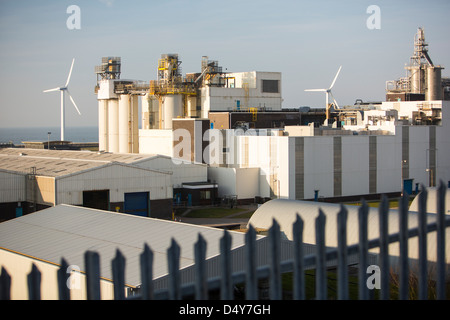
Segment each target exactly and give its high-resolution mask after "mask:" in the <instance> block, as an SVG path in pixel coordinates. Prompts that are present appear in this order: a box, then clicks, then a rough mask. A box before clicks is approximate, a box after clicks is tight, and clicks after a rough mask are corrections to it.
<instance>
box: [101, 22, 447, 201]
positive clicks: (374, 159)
mask: <svg viewBox="0 0 450 320" xmlns="http://www.w3.org/2000/svg"><path fill="white" fill-rule="evenodd" d="M427 46H428V45H427V43H426V42H425V37H424V32H423V29H422V28H419V29H418V31H417V34H416V36H415V39H414V54H413V56H412V57H411V62H410V65H409V66H407V70H408V76H407V77H406V78H401V79H399V80H396V81H390V82H388V85H387V86H386V100H387V101H383V102H363V101H362V100H360V99H358V100H357V101H356V103H355V104H354V105H352V106H342V107H340V106H339V105H338V104H337V102H336V101H335V100H334V98H333V99H332V100H329V99H328V94H330V95H331V92H328V91H326V90H325V92H326V95H327V101H328V102H331V103H328V104H327V105H326V106H325V108H323V109H311V108H309V107H300V108H297V109H294V110H289V109H283V108H282V107H281V101H282V95H281V93H282V90H281V88H282V82H281V80H282V77H281V73H279V72H259V71H250V72H232V73H227V72H223V70H222V67H221V66H219V63H218V62H217V61H212V60H209V59H208V57H206V56H205V57H203V58H202V62H201V69H200V72H198V73H188V74H186V75H185V76H183V75H182V72H181V61H180V59H179V57H178V55H177V54H163V55H161V59H160V60H159V62H158V78H157V80H151V81H150V82H149V83H148V84H146V85H144V84H143V83H142V82H139V81H134V82H133V81H132V82H126V83H125V82H123V83H122V82H121V81H122V80H120V81H119V80H118V79H117V78H118V75H117V74H116V75H115V76H114V77H113V78H114V79H113V80H114V81H115V82H114V83H113V84H114V85H113V86H110V87H105V88H106V89H108V90H112V91H111V92H112V93H114V94H116V95H117V94H119V95H120V94H130V95H136V96H140V99H141V106H142V109H141V112H142V124H141V129H140V130H139V139H138V140H139V142H138V144H139V153H157V154H163V155H166V156H169V157H175V158H181V159H184V160H186V161H195V162H199V163H204V164H206V165H207V167H208V169H207V170H208V180H209V182H210V183H216V184H217V185H218V190H217V192H218V196H219V197H223V196H234V197H236V198H237V199H241V200H246V201H248V200H251V199H255V198H256V197H258V198H286V199H297V200H301V199H316V200H318V199H319V198H322V197H323V198H334V199H341V200H342V199H344V198H346V197H361V196H364V197H378V196H379V195H380V194H392V195H396V194H400V193H402V192H403V191H406V192H408V193H415V192H417V191H419V190H418V188H419V185H420V184H424V185H425V186H435V185H436V184H437V181H439V180H443V181H445V182H446V183H447V182H448V181H450V168H449V163H450V161H449V159H450V154H449V151H448V150H450V148H449V147H450V146H449V143H448V139H447V138H446V137H448V136H449V134H450V132H449V131H450V124H449V120H450V118H449V117H450V116H449V108H450V105H449V104H450V100H449V99H448V92H449V88H450V87H449V83H448V79H447V78H445V77H442V74H441V70H442V69H443V67H442V66H438V65H435V64H433V62H432V61H431V58H430V55H429V54H428V49H427ZM107 60H108V59H107ZM109 60H111V59H109ZM109 60H108V61H109ZM113 60H114V59H113ZM111 61H112V60H111ZM105 69H108V68H103V69H102V70H105ZM109 69H111V68H109ZM109 69H108V70H109ZM111 70H112V69H111ZM340 71H341V68H340V69H339V71H338V74H339V72H340ZM338 74H337V75H336V78H337V76H338ZM103 78H111V76H110V75H109V74H106V75H105V74H103V76H102V77H101V79H103ZM336 78H335V80H336ZM101 79H100V82H99V84H98V92H99V93H100V91H102V90H106V89H103V88H102V86H103V82H101ZM335 80H334V81H333V84H334V82H335ZM317 90H319V89H317ZM317 90H315V91H317ZM320 90H322V89H320ZM320 90H319V91H320ZM322 91H323V90H322ZM101 101H102V99H100V95H99V115H101V114H102V113H101V109H102V103H103V102H101ZM108 101H109V100H108ZM108 103H109V102H108ZM102 119H103V118H102V117H100V120H99V121H100V122H102V121H103V120H102ZM129 119H130V118H129ZM133 125H134V126H137V123H134V124H133ZM105 126H106V121H103V124H99V127H100V128H104V127H105ZM116 131H117V132H118V129H117V130H116V129H111V128H109V132H116ZM105 141H106V140H105ZM105 150H110V149H108V148H105ZM133 152H134V151H133ZM255 172H258V174H255ZM241 177H246V178H241ZM244 181H245V183H244ZM250 185H252V187H249V186H250Z"/></svg>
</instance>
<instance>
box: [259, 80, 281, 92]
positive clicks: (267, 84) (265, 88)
mask: <svg viewBox="0 0 450 320" xmlns="http://www.w3.org/2000/svg"><path fill="white" fill-rule="evenodd" d="M278 82H279V81H278V80H262V92H267V93H278V92H280V91H279V89H278Z"/></svg>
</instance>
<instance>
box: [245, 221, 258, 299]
mask: <svg viewBox="0 0 450 320" xmlns="http://www.w3.org/2000/svg"><path fill="white" fill-rule="evenodd" d="M245 259H246V270H245V298H246V299H247V300H256V299H258V278H257V276H256V231H255V228H253V226H252V225H250V226H249V228H248V231H247V233H246V234H245Z"/></svg>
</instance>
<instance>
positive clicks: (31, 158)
mask: <svg viewBox="0 0 450 320" xmlns="http://www.w3.org/2000/svg"><path fill="white" fill-rule="evenodd" d="M158 157H166V156H160V155H139V154H111V153H96V152H91V151H60V150H39V149H17V148H8V149H0V169H2V170H7V171H10V172H19V173H25V174H28V173H31V170H32V168H33V167H35V168H36V174H37V175H41V176H51V177H59V176H65V175H69V174H74V173H78V172H82V171H85V170H89V169H95V168H99V167H102V166H107V165H111V164H113V163H116V164H120V165H131V166H133V167H135V168H139V169H142V170H151V171H156V172H160V173H165V174H168V173H170V172H168V171H162V170H156V169H149V168H146V169H144V168H142V167H140V166H139V162H141V161H144V160H146V159H147V160H148V159H156V158H158ZM167 158H169V157H167ZM169 159H170V158H169Z"/></svg>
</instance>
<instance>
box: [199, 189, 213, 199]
mask: <svg viewBox="0 0 450 320" xmlns="http://www.w3.org/2000/svg"><path fill="white" fill-rule="evenodd" d="M209 199H211V191H200V200H209Z"/></svg>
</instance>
